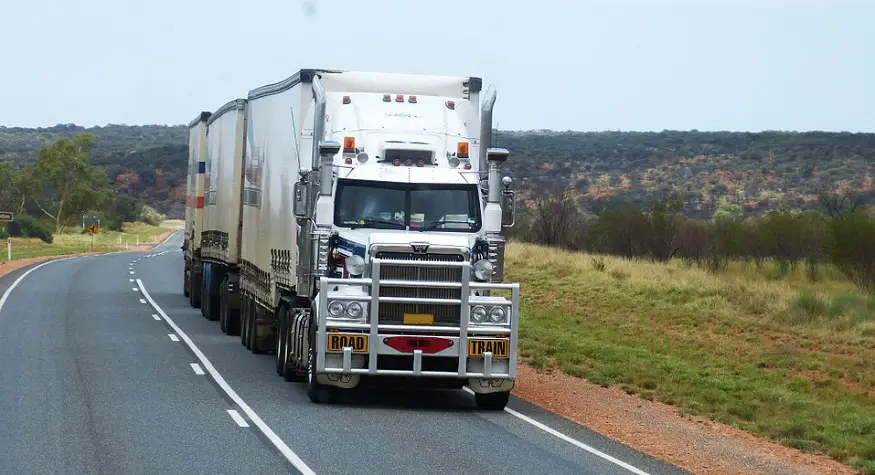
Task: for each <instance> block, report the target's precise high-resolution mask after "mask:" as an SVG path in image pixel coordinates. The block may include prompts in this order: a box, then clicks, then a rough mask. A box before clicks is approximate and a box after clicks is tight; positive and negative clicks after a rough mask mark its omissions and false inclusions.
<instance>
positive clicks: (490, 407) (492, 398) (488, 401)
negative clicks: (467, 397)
mask: <svg viewBox="0 0 875 475" xmlns="http://www.w3.org/2000/svg"><path fill="white" fill-rule="evenodd" d="M509 400H510V391H505V392H500V393H485V394H480V393H474V401H475V402H476V403H477V407H478V408H479V409H483V410H485V411H503V410H504V408H505V406H507V402H508V401H509Z"/></svg>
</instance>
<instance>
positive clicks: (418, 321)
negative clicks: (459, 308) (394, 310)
mask: <svg viewBox="0 0 875 475" xmlns="http://www.w3.org/2000/svg"><path fill="white" fill-rule="evenodd" d="M404 324H405V325H434V315H431V314H429V313H405V314H404Z"/></svg>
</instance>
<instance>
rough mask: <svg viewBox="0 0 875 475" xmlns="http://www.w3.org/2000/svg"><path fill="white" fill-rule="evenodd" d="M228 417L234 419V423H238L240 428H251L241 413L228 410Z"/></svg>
mask: <svg viewBox="0 0 875 475" xmlns="http://www.w3.org/2000/svg"><path fill="white" fill-rule="evenodd" d="M228 415H230V416H231V419H234V422H236V423H237V425H238V426H240V427H249V424H248V423H247V422H246V419H244V418H243V416H241V415H240V413H239V412H237V411H236V410H234V409H228Z"/></svg>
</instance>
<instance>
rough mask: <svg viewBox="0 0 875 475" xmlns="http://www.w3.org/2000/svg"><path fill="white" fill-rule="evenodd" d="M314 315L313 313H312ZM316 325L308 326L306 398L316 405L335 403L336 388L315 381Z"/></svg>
mask: <svg viewBox="0 0 875 475" xmlns="http://www.w3.org/2000/svg"><path fill="white" fill-rule="evenodd" d="M314 314H315V313H314ZM316 343H317V342H316V324H315V323H312V324H310V345H309V347H310V349H309V351H308V355H307V397H309V398H310V402H313V403H316V404H323V403H325V404H333V403H334V402H335V401H337V388H336V387H334V386H326V385H324V384H320V383H319V380H318V379H316Z"/></svg>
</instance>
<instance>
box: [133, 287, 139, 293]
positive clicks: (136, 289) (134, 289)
mask: <svg viewBox="0 0 875 475" xmlns="http://www.w3.org/2000/svg"><path fill="white" fill-rule="evenodd" d="M131 290H133V291H134V292H139V291H140V289H138V288H136V287H134V288H133V289H131Z"/></svg>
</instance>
